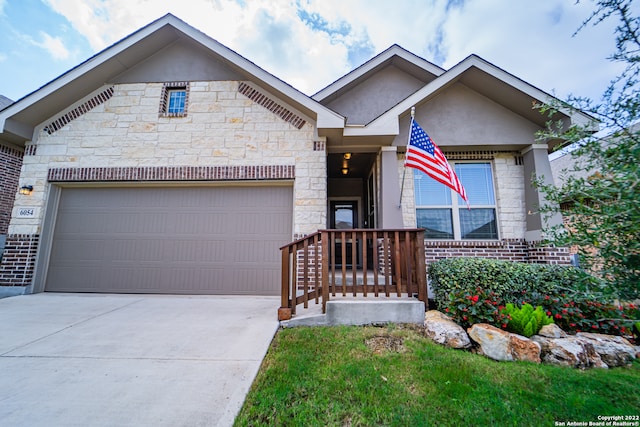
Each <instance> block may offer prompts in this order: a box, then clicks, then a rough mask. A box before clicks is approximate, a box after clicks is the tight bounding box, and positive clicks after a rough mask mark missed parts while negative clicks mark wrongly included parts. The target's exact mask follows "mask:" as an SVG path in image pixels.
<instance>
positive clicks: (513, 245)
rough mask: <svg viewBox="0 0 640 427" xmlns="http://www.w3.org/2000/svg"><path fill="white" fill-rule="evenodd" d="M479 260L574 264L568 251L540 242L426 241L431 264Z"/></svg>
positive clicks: (521, 240) (426, 251)
mask: <svg viewBox="0 0 640 427" xmlns="http://www.w3.org/2000/svg"><path fill="white" fill-rule="evenodd" d="M454 257H478V258H494V259H501V260H506V261H517V262H526V263H535V264H562V265H569V264H570V263H571V260H570V257H569V250H568V249H567V248H556V247H544V246H541V245H540V244H539V243H537V242H527V241H526V240H524V239H504V240H498V241H477V242H473V241H465V242H462V241H451V240H447V241H432V240H426V241H425V259H426V262H427V265H429V263H432V262H434V261H437V260H439V259H443V258H454Z"/></svg>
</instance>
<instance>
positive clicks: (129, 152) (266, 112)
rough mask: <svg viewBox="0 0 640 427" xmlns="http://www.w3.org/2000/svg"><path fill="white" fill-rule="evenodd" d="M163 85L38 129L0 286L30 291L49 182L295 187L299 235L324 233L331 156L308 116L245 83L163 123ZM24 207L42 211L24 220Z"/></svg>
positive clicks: (200, 99) (95, 102) (223, 86)
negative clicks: (279, 183)
mask: <svg viewBox="0 0 640 427" xmlns="http://www.w3.org/2000/svg"><path fill="white" fill-rule="evenodd" d="M162 88H163V85H162V83H149V84H118V85H114V86H108V87H106V88H101V89H100V90H98V91H96V92H94V93H93V94H91V95H90V96H88V97H86V98H84V99H83V100H80V101H79V102H78V103H76V104H74V105H72V106H69V108H67V109H66V110H65V111H63V112H61V114H60V115H59V116H56V117H51V118H50V119H48V120H46V121H45V122H44V123H43V124H42V125H41V126H40V128H39V131H38V132H37V135H38V137H37V139H36V140H34V141H31V142H30V143H28V144H27V149H26V155H25V156H24V162H23V170H22V174H21V177H20V185H33V187H34V191H33V193H32V194H31V195H29V196H25V195H18V196H15V192H14V191H13V190H11V191H10V193H11V194H10V195H8V196H7V197H10V198H11V199H13V197H16V199H15V200H16V202H15V207H14V209H13V210H14V215H13V219H12V221H11V223H10V225H8V224H7V225H8V232H9V236H8V238H7V247H6V250H5V251H4V257H5V260H4V261H3V263H2V265H1V266H0V283H2V284H3V285H23V284H27V285H28V284H30V283H29V281H30V279H31V277H32V275H33V268H34V265H35V257H36V251H37V245H38V242H39V233H40V231H41V227H42V221H43V217H44V210H45V204H46V197H47V195H48V186H49V185H51V183H60V182H108V181H128V182H136V181H137V182H147V181H167V182H173V181H212V182H213V181H239V180H240V181H256V182H263V181H265V180H284V181H291V182H292V183H293V188H294V199H295V201H294V212H293V220H294V224H293V232H294V235H305V234H309V233H312V232H314V231H316V230H317V229H319V228H323V227H324V226H325V224H326V149H325V143H324V141H322V140H319V138H317V137H316V136H315V129H314V125H313V123H312V122H311V121H310V120H309V119H308V118H306V117H304V118H303V115H302V114H299V113H294V112H293V111H294V110H293V109H292V108H291V107H288V106H286V105H284V104H283V103H281V102H279V101H278V100H277V99H274V98H272V97H271V96H269V95H268V94H267V93H266V92H264V93H263V92H262V91H261V90H260V88H256V87H253V86H251V85H250V84H248V83H246V82H237V81H226V82H221V81H215V82H190V84H189V103H188V106H187V112H186V115H184V116H182V117H163V116H162V115H161V114H159V113H158V108H159V105H160V103H161V94H162ZM247 95H248V96H251V98H252V99H249V98H248V97H247ZM3 153H4V151H3ZM9 154H12V159H13V158H16V159H17V156H16V155H15V154H13V153H9ZM3 155H4V154H3ZM17 167H18V172H19V165H18V166H17ZM15 181H16V184H17V176H16V180H15ZM14 186H15V185H12V186H11V187H14ZM24 207H29V208H33V209H34V213H35V214H34V215H33V216H32V217H29V218H18V217H17V215H15V212H16V210H17V209H19V208H24ZM6 222H8V221H6ZM5 227H6V225H5ZM25 242H27V243H25Z"/></svg>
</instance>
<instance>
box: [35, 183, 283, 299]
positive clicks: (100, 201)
mask: <svg viewBox="0 0 640 427" xmlns="http://www.w3.org/2000/svg"><path fill="white" fill-rule="evenodd" d="M291 228H292V188H291V187H290V186H268V187H267V186H264V187H263V186H229V187H118V188H115V187H102V188H100V187H98V188H95V187H93V188H83V187H77V188H63V189H62V191H61V195H60V202H59V207H58V212H57V216H56V220H55V228H54V233H53V242H52V246H51V255H50V260H49V266H48V271H47V278H46V284H45V289H46V290H47V291H57V292H114V293H121V292H127V293H178V294H254V295H276V294H278V293H279V289H280V284H279V277H280V268H281V266H280V253H279V250H278V248H279V247H280V246H282V245H284V244H286V243H287V242H288V241H289V240H290V238H291Z"/></svg>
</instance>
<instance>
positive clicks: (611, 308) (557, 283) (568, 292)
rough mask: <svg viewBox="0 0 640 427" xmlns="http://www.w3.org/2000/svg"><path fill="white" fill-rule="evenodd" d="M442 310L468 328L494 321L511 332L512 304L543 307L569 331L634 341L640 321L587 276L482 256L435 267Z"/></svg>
mask: <svg viewBox="0 0 640 427" xmlns="http://www.w3.org/2000/svg"><path fill="white" fill-rule="evenodd" d="M428 276H429V279H430V280H431V287H432V288H433V290H434V291H435V299H436V303H437V305H438V309H439V310H441V311H444V312H446V313H447V314H448V315H449V316H451V317H452V318H453V319H454V320H455V321H456V322H458V323H459V324H460V325H462V326H464V327H469V326H470V325H472V324H474V323H489V324H491V325H494V326H496V327H499V328H502V329H507V326H508V320H509V319H508V317H506V315H505V314H501V313H500V310H501V309H502V308H503V307H504V306H506V304H507V303H512V304H514V305H516V306H522V305H524V304H527V303H528V304H531V305H532V306H534V307H537V306H542V307H543V309H544V311H545V313H546V314H547V316H549V317H552V318H553V320H554V322H555V323H556V324H557V325H558V326H560V327H561V328H562V329H563V330H565V331H566V332H569V333H572V332H580V331H582V332H587V331H588V332H597V333H604V334H611V335H621V336H624V337H626V338H628V339H632V333H633V332H632V330H633V329H632V328H633V327H634V324H635V323H636V322H638V320H640V310H639V309H638V307H636V306H634V305H633V304H627V305H624V306H622V307H620V306H617V305H614V304H612V303H611V302H608V301H611V298H610V297H608V296H607V295H606V294H604V293H603V292H602V287H601V284H600V283H599V282H598V280H597V279H595V278H594V277H592V276H589V275H588V274H586V273H585V272H583V271H581V270H579V269H576V268H572V267H564V266H557V265H535V264H522V263H517V262H509V261H499V260H492V259H480V258H448V259H443V260H440V261H437V262H435V263H432V264H430V265H429V270H428Z"/></svg>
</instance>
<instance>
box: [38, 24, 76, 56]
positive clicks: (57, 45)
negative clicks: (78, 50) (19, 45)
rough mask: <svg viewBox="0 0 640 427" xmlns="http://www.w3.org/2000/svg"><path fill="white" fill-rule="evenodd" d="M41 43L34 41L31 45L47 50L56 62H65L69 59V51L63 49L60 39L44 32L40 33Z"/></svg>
mask: <svg viewBox="0 0 640 427" xmlns="http://www.w3.org/2000/svg"><path fill="white" fill-rule="evenodd" d="M40 37H42V41H41V42H36V41H34V42H33V44H35V45H36V46H40V47H41V48H43V49H45V50H47V51H48V52H49V54H50V55H51V56H52V57H53V59H56V60H65V59H67V58H69V51H68V50H67V48H66V47H65V45H64V43H63V42H62V39H60V37H51V36H50V35H49V34H47V33H45V32H44V31H40Z"/></svg>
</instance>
